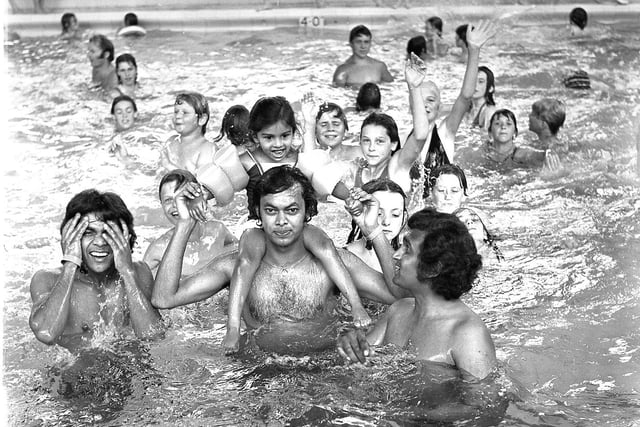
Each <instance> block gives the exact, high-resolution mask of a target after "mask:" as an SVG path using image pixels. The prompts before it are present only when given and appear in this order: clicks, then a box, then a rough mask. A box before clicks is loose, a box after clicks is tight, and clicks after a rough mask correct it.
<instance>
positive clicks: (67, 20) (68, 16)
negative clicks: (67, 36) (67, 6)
mask: <svg viewBox="0 0 640 427" xmlns="http://www.w3.org/2000/svg"><path fill="white" fill-rule="evenodd" d="M72 19H75V20H76V21H77V20H78V18H76V15H75V14H73V13H71V12H67V13H64V14H62V18H60V25H62V31H64V32H65V33H66V32H67V30H68V29H69V28H70V27H71V20H72Z"/></svg>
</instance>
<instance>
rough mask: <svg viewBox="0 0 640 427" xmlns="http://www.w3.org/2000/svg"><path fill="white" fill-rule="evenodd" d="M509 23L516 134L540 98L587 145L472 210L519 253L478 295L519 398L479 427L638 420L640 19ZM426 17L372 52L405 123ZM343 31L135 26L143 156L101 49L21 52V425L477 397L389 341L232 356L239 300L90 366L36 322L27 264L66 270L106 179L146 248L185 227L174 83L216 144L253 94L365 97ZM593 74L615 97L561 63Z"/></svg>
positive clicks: (16, 178)
mask: <svg viewBox="0 0 640 427" xmlns="http://www.w3.org/2000/svg"><path fill="white" fill-rule="evenodd" d="M595 21H597V20H595ZM460 23H462V18H461V17H453V16H452V17H448V18H447V19H446V27H447V28H449V29H451V28H455V26H457V25H458V24H460ZM399 24H401V25H399ZM500 24H501V29H500V31H501V32H500V35H499V37H498V38H497V39H496V40H495V41H494V43H493V44H492V45H491V46H489V47H488V48H487V49H486V50H484V51H483V53H482V56H481V63H482V64H484V65H488V66H489V67H490V68H491V69H492V70H493V71H494V73H495V75H496V100H497V103H498V105H499V106H504V107H507V108H510V109H511V110H513V111H514V112H515V113H516V116H517V117H518V118H519V123H518V125H519V129H520V136H519V137H518V141H519V143H534V142H533V138H532V137H531V134H530V133H529V132H527V126H528V120H527V116H528V112H529V110H530V106H531V104H532V103H533V102H534V101H535V100H537V99H539V98H542V97H556V98H559V99H561V100H563V101H564V102H565V104H566V105H567V120H566V123H565V126H564V128H562V130H561V133H560V135H561V138H562V139H563V141H565V142H566V143H567V144H568V146H569V152H568V153H567V154H566V155H565V156H564V158H563V160H564V162H565V164H566V165H567V168H566V170H565V171H564V172H562V173H558V174H553V175H550V174H547V175H545V174H540V173H539V172H538V171H535V170H520V171H514V172H511V173H507V174H499V173H497V172H495V171H487V170H477V171H473V172H470V174H469V175H470V176H469V181H470V187H471V191H470V197H469V201H468V203H469V205H471V206H474V207H476V208H480V209H482V210H483V211H484V212H485V213H487V215H488V216H489V218H490V229H491V230H492V231H493V232H495V233H496V234H497V235H498V236H499V239H500V240H499V242H498V244H499V246H500V249H501V250H502V252H503V254H504V256H505V258H506V261H505V262H503V263H500V264H497V265H492V266H489V267H487V268H486V269H485V270H484V271H483V272H482V274H481V278H480V280H479V282H478V284H477V286H476V287H475V288H474V289H473V290H472V292H471V293H470V295H468V296H466V297H465V301H466V302H467V303H468V304H469V305H471V306H472V307H473V308H474V309H475V310H476V311H477V312H478V313H479V314H480V315H481V316H482V318H483V319H484V320H485V321H486V323H487V324H488V326H489V328H490V330H491V333H492V336H493V338H494V340H495V344H496V349H497V355H498V358H499V360H500V369H499V372H498V374H497V378H496V382H497V384H498V388H499V394H500V395H502V398H501V399H502V400H499V401H498V402H497V403H495V405H494V407H489V408H487V411H486V413H485V414H481V416H479V418H477V419H476V418H473V417H471V418H463V419H461V420H460V421H461V422H466V423H467V424H470V425H476V424H496V423H498V422H499V423H501V424H502V425H512V426H520V425H540V426H543V425H544V426H569V425H572V426H573V425H581V426H582V425H585V426H586V425H596V424H602V425H605V424H606V425H616V426H618V425H620V426H628V425H633V424H634V423H638V422H639V420H640V397H639V395H638V392H639V391H640V390H639V388H640V369H639V362H638V357H639V354H640V353H638V349H639V348H640V333H639V332H638V331H639V327H638V326H639V318H640V312H639V310H638V303H639V299H640V295H639V289H640V287H639V286H638V284H639V277H640V265H639V264H638V254H639V252H640V190H639V188H638V183H639V181H638V177H637V175H636V168H637V164H636V151H635V150H636V148H635V139H634V138H635V135H634V131H633V126H634V120H638V119H637V117H638V111H637V110H638V103H639V100H640V59H639V55H638V52H639V50H640V32H639V31H638V26H637V20H635V17H626V18H625V17H621V18H619V19H609V21H607V22H593V25H592V26H591V23H590V26H591V30H592V33H591V34H592V36H591V38H590V39H588V40H587V39H584V40H574V41H571V40H568V39H567V37H566V34H567V32H566V28H565V26H564V22H563V21H561V20H560V19H558V20H557V21H553V20H550V21H549V20H545V22H544V23H543V22H534V21H531V22H528V21H526V20H524V19H523V18H522V17H520V19H519V20H518V21H515V20H514V19H511V20H509V19H505V20H502V21H501V22H500ZM421 28H422V24H421V22H420V21H419V20H418V19H417V18H416V19H415V20H407V21H406V22H402V23H397V22H393V23H391V22H390V23H389V24H388V25H380V27H378V28H373V30H374V38H375V45H374V48H373V50H372V56H374V57H376V58H380V59H382V60H384V61H385V62H386V63H387V64H388V65H389V68H390V70H391V72H392V74H394V75H395V76H396V81H395V82H393V83H392V84H389V85H385V86H383V87H382V88H381V90H382V102H383V108H384V110H385V111H386V112H388V113H389V114H391V115H392V116H393V117H394V118H395V119H396V121H397V122H398V126H399V128H400V130H401V133H402V134H405V135H406V133H407V132H408V131H409V129H410V115H409V114H408V103H407V90H406V85H405V84H404V83H403V82H402V80H401V76H402V69H403V58H404V52H405V50H404V49H405V46H406V41H407V40H408V39H409V38H410V37H411V36H413V35H414V34H416V33H417V32H419V31H420V30H421ZM542 28H543V29H542ZM346 35H347V30H346V29H344V28H325V29H322V30H317V31H314V32H305V31H302V30H299V29H297V28H290V29H278V30H274V31H256V32H237V33H224V34H222V33H213V34H212V33H207V34H199V33H172V32H168V31H166V32H165V31H162V32H160V31H157V32H150V33H149V34H148V35H147V37H145V38H143V39H138V40H121V39H118V40H116V41H115V45H116V54H119V53H123V52H131V53H132V54H133V55H134V56H135V57H136V59H137V61H138V64H139V80H140V82H141V84H142V85H143V86H144V88H145V93H146V94H147V97H146V98H145V99H142V100H140V101H139V102H138V108H139V110H140V119H139V122H140V125H139V127H138V128H137V129H136V130H135V131H134V132H133V133H131V134H130V135H129V136H128V142H127V143H128V144H129V147H130V151H131V152H132V153H134V157H133V160H132V161H130V162H128V163H126V164H125V163H123V162H122V161H120V160H118V159H116V158H115V157H114V156H113V155H112V154H110V153H109V151H108V146H109V142H108V141H109V140H110V138H111V137H112V136H113V135H112V134H113V131H112V129H113V121H112V119H111V118H110V117H109V105H108V104H107V103H106V102H105V101H104V100H103V99H102V97H101V96H100V95H98V94H96V93H94V92H91V91H90V90H89V84H88V83H89V80H90V67H89V64H88V61H87V59H86V56H85V52H86V47H85V45H84V44H82V43H75V44H74V43H72V44H69V43H67V42H59V41H56V40H53V39H25V40H23V41H21V42H17V43H13V44H8V45H7V46H6V47H5V50H6V58H7V74H8V78H9V88H8V95H9V97H8V98H7V99H8V101H7V103H6V105H7V119H8V126H7V134H8V139H7V141H6V146H7V147H8V150H7V151H6V153H7V154H5V156H4V160H5V164H4V168H3V181H4V185H5V200H6V203H5V230H4V236H3V240H4V250H5V257H4V258H5V262H4V269H5V285H4V312H3V321H4V337H3V338H4V386H5V388H6V394H7V401H8V405H7V408H8V409H9V424H10V425H89V424H95V423H105V424H108V425H147V424H157V423H159V424H168V425H185V426H190V425H284V424H287V423H288V424H290V425H359V426H365V425H372V426H373V425H389V426H391V425H424V424H425V420H424V419H422V418H421V417H420V414H421V411H422V410H423V409H424V408H425V407H427V408H428V407H432V406H434V405H438V404H439V402H440V401H441V400H443V399H444V398H443V396H445V397H446V396H449V395H452V396H453V395H455V394H456V393H458V392H459V391H456V390H457V389H456V387H458V388H459V387H460V386H459V385H455V384H454V385H451V383H449V382H447V381H446V380H442V381H440V380H439V379H438V378H440V377H439V375H440V374H441V372H440V371H441V369H442V367H438V366H431V367H428V368H426V373H425V372H423V371H421V370H420V367H418V366H417V365H416V364H415V363H413V362H412V361H411V357H410V356H408V355H406V354H404V353H403V352H401V351H398V350H395V349H386V348H385V349H382V350H381V351H380V352H379V353H378V355H377V356H376V357H374V358H373V359H372V361H371V364H370V365H369V366H367V367H360V366H344V365H343V364H342V363H341V361H340V360H339V359H338V357H337V356H336V355H335V354H333V353H331V354H321V355H312V356H309V357H305V358H274V357H272V356H269V355H265V354H260V353H259V352H250V353H249V354H245V355H241V356H239V357H234V358H228V357H225V356H224V355H223V352H222V351H221V346H220V343H221V340H222V337H223V336H224V322H225V315H224V313H225V310H226V299H225V295H223V293H222V294H220V295H219V296H216V297H214V298H212V299H211V300H209V301H205V302H201V303H198V304H195V305H193V306H189V307H183V308H178V309H175V310H171V311H165V312H163V315H164V317H165V319H167V321H168V323H169V324H170V325H171V327H170V329H169V331H168V333H167V337H166V339H164V340H163V341H160V342H157V343H151V344H148V345H147V344H145V345H143V346H141V347H140V346H135V345H132V344H130V343H126V342H125V343H119V344H117V345H113V344H109V343H107V342H105V343H103V344H100V345H99V348H98V349H97V350H96V352H95V353H91V354H87V355H85V356H84V357H85V359H81V360H75V359H74V358H73V357H71V356H70V355H69V354H68V353H67V351H66V350H64V349H60V348H57V347H47V346H45V345H44V344H41V343H39V342H38V341H37V340H36V339H35V337H34V336H33V334H32V333H31V331H30V329H29V326H28V318H29V313H30V307H31V300H30V296H29V281H30V278H31V276H32V275H33V274H34V272H35V271H36V270H38V269H40V268H52V267H55V266H56V264H57V260H58V259H59V256H60V249H59V248H60V247H59V234H58V232H57V230H58V227H59V222H60V220H61V218H62V214H63V211H64V207H65V206H66V203H67V202H68V200H69V199H70V198H71V196H72V195H74V194H76V193H77V192H79V191H81V190H83V189H86V188H90V187H95V188H98V189H100V190H113V191H116V192H117V193H119V194H120V195H121V196H122V197H123V199H124V201H125V202H126V203H127V205H128V206H129V207H130V209H131V210H132V211H133V213H134V217H135V218H136V231H137V234H138V236H139V244H138V245H137V247H136V248H135V253H134V258H135V259H141V258H142V254H143V253H144V250H145V249H146V247H147V246H148V244H149V243H150V242H151V241H152V240H153V239H155V238H156V237H158V236H159V235H161V234H162V233H163V232H164V231H165V230H166V229H167V228H168V223H167V222H166V220H165V219H164V217H163V215H162V212H161V209H160V206H159V202H158V200H157V185H158V182H159V177H160V174H161V171H160V170H159V165H158V160H159V156H157V153H158V150H159V146H160V145H161V144H162V142H163V141H164V140H166V138H167V137H168V135H169V134H170V133H171V114H172V110H173V100H174V98H175V94H176V93H177V92H179V91H182V90H195V91H198V92H201V93H203V94H205V95H206V96H207V97H208V99H209V102H210V107H211V121H210V123H209V133H210V134H211V135H210V136H213V135H215V134H216V133H217V129H218V127H219V124H220V121H221V118H222V115H223V114H224V112H225V110H226V109H227V108H228V107H229V106H231V105H233V104H243V105H245V106H247V107H250V106H251V105H252V104H253V102H255V100H256V99H257V98H258V97H260V96H263V95H283V96H285V97H287V98H288V99H289V100H291V101H295V100H298V99H300V98H301V97H302V94H304V93H305V92H308V91H313V92H314V93H315V95H316V96H317V97H319V98H321V99H326V100H330V101H333V102H336V103H338V104H340V105H342V106H343V107H347V106H352V105H354V104H355V95H356V94H355V92H353V91H351V90H343V89H337V88H333V87H331V86H330V85H329V84H328V83H329V81H330V79H331V76H332V74H333V71H334V68H335V66H336V64H338V63H340V62H342V61H344V60H345V59H346V58H347V57H348V55H349V54H350V50H349V47H348V45H347V43H346V42H345V40H344V39H345V37H346ZM577 66H580V67H581V68H584V69H586V70H587V71H588V72H589V73H590V74H591V75H593V76H596V77H598V78H600V79H602V80H604V81H606V82H608V83H609V84H610V85H611V86H612V89H611V90H610V91H609V92H605V93H602V92H597V91H588V92H576V91H570V90H567V89H565V88H564V87H563V86H562V85H561V84H560V81H561V78H562V74H563V71H564V70H567V69H573V68H576V67H577ZM428 67H429V71H428V72H429V75H430V78H432V79H433V80H434V81H436V83H437V84H438V85H439V86H440V88H441V90H442V98H443V101H444V102H445V103H451V102H453V100H454V99H455V97H456V96H457V94H458V92H459V88H460V84H461V79H462V75H463V72H464V66H463V64H462V63H460V62H457V61H455V60H454V59H452V58H447V59H444V60H439V61H434V62H430V63H428ZM634 111H635V114H636V115H635V116H634ZM348 118H349V124H350V131H351V133H352V134H353V135H354V136H355V135H357V133H358V129H359V127H360V123H361V121H362V120H363V117H360V116H358V115H356V114H355V113H350V114H349V115H348ZM483 137H484V135H482V134H481V133H480V131H478V130H477V129H469V128H468V127H466V126H465V125H463V126H462V127H461V130H460V131H459V134H458V138H457V143H458V144H459V145H460V146H462V147H471V146H477V145H478V144H479V143H480V142H481V140H482V138H483ZM244 206H245V203H244V198H243V197H242V196H239V197H238V201H237V202H235V203H233V204H232V205H231V206H229V207H225V208H216V214H217V215H218V216H220V217H223V218H224V222H225V223H226V224H227V225H228V226H229V227H230V228H231V229H232V231H239V230H240V229H241V223H242V220H243V215H244ZM412 207H413V208H414V209H415V208H418V207H419V206H412ZM320 211H321V214H320V215H319V217H318V218H317V220H316V223H317V224H319V225H321V226H322V227H323V228H325V229H326V230H327V232H328V233H329V234H330V235H331V236H332V237H334V238H335V240H336V242H337V244H340V245H341V244H343V243H344V241H345V240H346V235H347V233H348V229H347V228H348V226H349V222H348V218H347V215H346V213H344V212H343V211H342V210H341V208H339V207H338V206H337V205H335V204H333V205H332V204H323V205H322V206H321V207H320ZM92 361H93V362H95V364H97V365H99V366H101V367H105V368H104V369H103V370H102V374H103V375H104V378H106V379H108V380H109V381H111V382H113V383H114V385H113V389H109V387H108V386H106V385H105V381H102V382H101V381H97V382H95V383H91V381H90V376H91V374H90V372H91V369H90V368H91V366H92V363H91V362H92ZM61 371H62V372H63V373H64V375H63V374H61V373H60V372H61ZM74 372H75V373H79V375H80V377H82V378H83V381H84V380H87V378H89V380H87V381H88V382H82V381H76V384H81V385H82V387H84V388H78V390H84V391H81V392H79V393H76V395H74V394H73V389H69V388H65V385H64V384H65V381H67V380H68V379H69V378H70V377H69V375H73V373H74ZM65 375H66V377H65ZM443 375H444V374H443ZM444 376H445V377H446V375H444ZM78 387H80V386H78ZM505 402H506V403H505Z"/></svg>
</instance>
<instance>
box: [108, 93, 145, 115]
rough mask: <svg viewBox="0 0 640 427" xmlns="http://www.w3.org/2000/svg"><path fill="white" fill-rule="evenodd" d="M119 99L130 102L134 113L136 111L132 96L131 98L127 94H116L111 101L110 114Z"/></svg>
mask: <svg viewBox="0 0 640 427" xmlns="http://www.w3.org/2000/svg"><path fill="white" fill-rule="evenodd" d="M121 101H128V102H130V103H131V105H133V111H135V112H136V113H137V112H138V106H137V105H136V101H134V99H133V98H131V97H130V96H129V95H118V96H116V97H115V98H113V101H112V102H111V114H115V112H116V105H118V103H119V102H121Z"/></svg>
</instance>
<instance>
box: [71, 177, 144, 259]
mask: <svg viewBox="0 0 640 427" xmlns="http://www.w3.org/2000/svg"><path fill="white" fill-rule="evenodd" d="M78 213H79V214H80V215H81V216H84V215H87V214H90V213H94V214H96V216H98V217H99V218H100V219H102V221H105V222H106V221H113V222H115V223H116V224H117V225H118V227H120V220H122V221H124V223H125V225H126V226H127V229H128V230H129V247H130V248H131V252H133V245H134V244H135V243H136V238H137V236H136V232H135V231H134V230H133V215H131V212H130V211H129V209H128V208H127V205H125V204H124V202H123V201H122V199H121V198H120V196H118V195H117V194H116V193H112V192H109V191H107V192H104V193H101V192H99V191H98V190H95V189H90V190H84V191H81V192H80V193H78V194H76V195H75V196H73V198H72V199H71V200H70V201H69V203H68V204H67V208H66V211H65V214H64V219H63V220H62V224H60V232H61V233H62V229H63V228H64V225H65V224H66V223H67V222H68V221H69V220H70V219H72V218H73V217H74V216H75V215H76V214H78Z"/></svg>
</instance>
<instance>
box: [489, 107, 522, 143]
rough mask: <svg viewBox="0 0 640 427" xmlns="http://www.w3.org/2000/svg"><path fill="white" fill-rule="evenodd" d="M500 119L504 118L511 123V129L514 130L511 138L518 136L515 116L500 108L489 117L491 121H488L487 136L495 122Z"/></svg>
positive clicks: (511, 112)
mask: <svg viewBox="0 0 640 427" xmlns="http://www.w3.org/2000/svg"><path fill="white" fill-rule="evenodd" d="M501 117H505V118H507V119H509V120H511V122H512V123H513V127H514V128H515V131H514V135H513V137H514V138H515V137H516V136H518V121H517V120H516V115H515V114H514V113H513V111H511V110H507V109H506V108H502V109H500V110H496V112H495V113H493V114H492V115H491V120H489V134H491V133H492V129H493V124H494V122H495V121H496V120H498V119H499V118H501Z"/></svg>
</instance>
